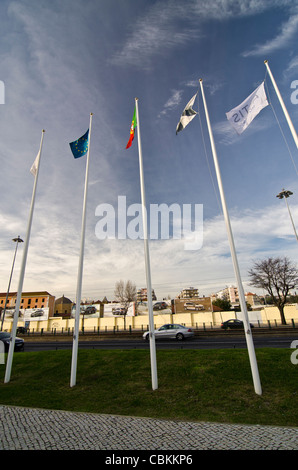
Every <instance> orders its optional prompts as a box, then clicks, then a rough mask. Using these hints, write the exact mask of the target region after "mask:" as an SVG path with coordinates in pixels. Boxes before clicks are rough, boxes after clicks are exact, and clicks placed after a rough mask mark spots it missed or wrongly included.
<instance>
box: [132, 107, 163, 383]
mask: <svg viewBox="0 0 298 470" xmlns="http://www.w3.org/2000/svg"><path fill="white" fill-rule="evenodd" d="M135 104H136V118H137V133H138V149H139V165H140V184H141V197H142V216H143V230H144V248H145V266H146V280H147V301H148V313H149V341H150V357H151V379H152V389H153V390H156V389H157V388H158V381H157V366H156V348H155V335H154V320H153V307H152V287H151V273H150V258H149V245H148V228H147V209H146V198H145V184H144V171H143V156H142V144H141V131H140V118H139V107H138V98H135Z"/></svg>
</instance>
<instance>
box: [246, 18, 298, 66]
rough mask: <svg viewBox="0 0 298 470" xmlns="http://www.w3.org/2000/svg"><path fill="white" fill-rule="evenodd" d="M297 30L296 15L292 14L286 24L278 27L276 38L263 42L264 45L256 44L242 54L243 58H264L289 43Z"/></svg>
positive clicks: (297, 19)
mask: <svg viewBox="0 0 298 470" xmlns="http://www.w3.org/2000/svg"><path fill="white" fill-rule="evenodd" d="M297 30H298V13H296V14H293V15H292V16H291V17H290V18H289V20H288V21H287V22H286V23H283V24H282V26H281V27H280V32H279V33H278V34H277V36H276V37H274V38H273V39H270V40H269V41H267V42H265V44H257V45H255V46H254V47H253V48H252V49H251V50H248V51H245V52H243V53H242V56H243V57H251V56H266V55H267V54H270V53H271V52H274V51H276V50H278V49H281V48H284V47H286V46H287V45H288V43H289V41H291V40H292V39H294V38H296V37H297ZM295 40H296V39H295Z"/></svg>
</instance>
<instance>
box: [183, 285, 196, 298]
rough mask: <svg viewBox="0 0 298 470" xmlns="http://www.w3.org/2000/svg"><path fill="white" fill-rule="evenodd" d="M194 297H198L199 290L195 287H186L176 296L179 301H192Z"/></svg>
mask: <svg viewBox="0 0 298 470" xmlns="http://www.w3.org/2000/svg"><path fill="white" fill-rule="evenodd" d="M195 297H199V289H196V288H195V287H187V288H185V289H183V290H182V291H181V292H180V294H179V295H178V298H179V299H193V298H195Z"/></svg>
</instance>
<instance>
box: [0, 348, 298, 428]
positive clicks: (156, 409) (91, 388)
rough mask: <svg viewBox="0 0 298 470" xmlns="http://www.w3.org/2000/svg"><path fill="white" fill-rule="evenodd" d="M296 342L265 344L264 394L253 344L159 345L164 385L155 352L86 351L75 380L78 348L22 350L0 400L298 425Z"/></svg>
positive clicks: (261, 356) (0, 380)
mask: <svg viewBox="0 0 298 470" xmlns="http://www.w3.org/2000/svg"><path fill="white" fill-rule="evenodd" d="M292 352H293V350H291V349H271V348H264V349H257V350H256V355H257V361H258V367H259V373H260V378H261V383H262V389H263V394H262V395H261V396H259V395H256V393H255V391H254V387H253V382H252V376H251V371H250V364H249V359H248V354H247V351H246V350H242V349H234V350H228V349H225V350H167V351H162V350H161V351H157V369H158V389H157V390H155V391H153V390H152V386H151V370H150V352H149V350H148V351H143V350H124V351H119V350H111V351H106V350H86V349H81V350H79V353H78V369H77V383H76V386H75V387H73V388H71V387H70V386H69V382H70V368H71V354H72V353H71V351H63V350H60V351H45V352H36V353H33V352H30V353H26V352H25V353H16V354H14V359H13V365H12V374H11V381H10V382H9V383H7V384H4V374H5V365H0V404H3V405H4V404H6V405H15V406H25V407H34V408H48V409H59V410H68V411H85V412H91V413H104V414H118V415H127V416H142V417H157V418H167V419H178V420H190V421H213V422H222V423H223V422H225V423H247V424H266V425H279V426H297V425H298V365H293V364H292V363H291V360H290V358H291V353H292Z"/></svg>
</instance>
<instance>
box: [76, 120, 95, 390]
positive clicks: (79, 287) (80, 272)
mask: <svg viewBox="0 0 298 470" xmlns="http://www.w3.org/2000/svg"><path fill="white" fill-rule="evenodd" d="M92 116H93V113H90V124H89V142H88V151H87V160H86V175H85V190H84V201H83V213H82V230H81V248H80V258H79V269H78V279H77V294H76V313H75V328H74V335H73V346H72V361H71V375H70V386H71V387H74V386H75V384H76V374H77V360H78V346H79V324H80V307H81V297H82V278H83V263H84V248H85V230H86V206H87V193H88V178H89V155H90V142H91V125H92Z"/></svg>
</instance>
